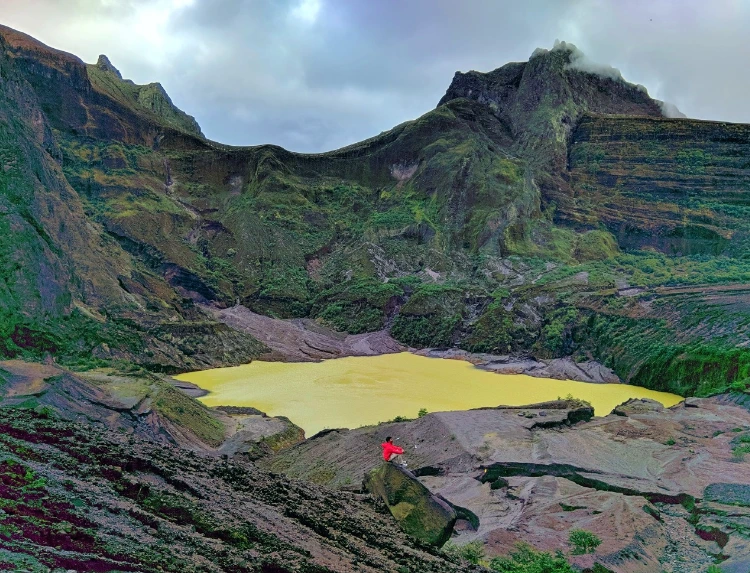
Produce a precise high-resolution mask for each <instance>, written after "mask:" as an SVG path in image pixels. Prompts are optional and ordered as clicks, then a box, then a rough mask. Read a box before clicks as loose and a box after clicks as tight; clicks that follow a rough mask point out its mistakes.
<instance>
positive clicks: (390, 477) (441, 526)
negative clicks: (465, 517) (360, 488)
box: [364, 463, 456, 547]
mask: <svg viewBox="0 0 750 573" xmlns="http://www.w3.org/2000/svg"><path fill="white" fill-rule="evenodd" d="M364 487H365V489H366V490H367V491H369V492H370V493H372V494H374V495H376V496H378V497H379V498H380V499H382V500H383V501H384V502H385V504H386V506H388V510H389V511H390V512H391V515H393V517H394V518H396V521H398V523H399V525H400V526H401V528H402V529H403V530H404V531H405V532H406V533H408V534H409V535H411V536H413V537H416V538H417V539H420V540H422V541H424V542H426V543H430V544H432V545H436V546H438V547H441V546H442V545H443V544H445V542H446V541H448V539H449V538H450V536H451V533H452V532H453V526H454V525H455V523H456V512H455V511H454V510H453V508H452V507H450V506H449V505H448V504H447V503H445V502H444V501H443V500H441V499H439V498H438V497H436V496H435V495H433V494H432V493H430V490H428V489H427V488H426V487H425V486H424V485H422V483H420V482H419V480H417V478H416V477H414V476H413V475H412V474H411V472H409V471H407V470H405V469H403V468H401V467H399V466H396V465H394V464H391V463H383V464H382V465H381V466H380V467H377V468H375V469H374V470H372V471H371V472H370V473H368V474H367V475H366V476H365V480H364Z"/></svg>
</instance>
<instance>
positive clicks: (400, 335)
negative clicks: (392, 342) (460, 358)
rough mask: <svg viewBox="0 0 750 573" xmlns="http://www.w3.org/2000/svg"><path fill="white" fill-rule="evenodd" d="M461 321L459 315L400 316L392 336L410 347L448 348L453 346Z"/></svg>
mask: <svg viewBox="0 0 750 573" xmlns="http://www.w3.org/2000/svg"><path fill="white" fill-rule="evenodd" d="M460 321H461V317H460V316H458V315H453V316H446V317H426V316H409V315H404V314H399V315H398V316H397V317H396V318H395V319H394V321H393V326H392V327H391V336H393V338H395V339H396V340H398V341H400V342H403V343H405V344H408V345H410V346H416V347H429V346H431V347H446V346H450V345H451V342H452V339H453V332H454V331H455V330H456V328H457V327H458V324H459V323H460Z"/></svg>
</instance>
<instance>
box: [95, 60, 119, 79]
mask: <svg viewBox="0 0 750 573" xmlns="http://www.w3.org/2000/svg"><path fill="white" fill-rule="evenodd" d="M96 67H97V68H99V69H100V70H102V71H103V72H110V73H112V74H114V75H115V76H117V78H118V79H122V74H121V73H120V70H118V69H117V68H116V67H114V66H113V65H112V62H110V61H109V58H108V57H107V56H105V55H104V54H100V55H99V59H98V60H97V61H96Z"/></svg>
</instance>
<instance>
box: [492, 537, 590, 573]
mask: <svg viewBox="0 0 750 573" xmlns="http://www.w3.org/2000/svg"><path fill="white" fill-rule="evenodd" d="M490 569H492V570H493V571H500V572H501V573H576V570H575V569H573V567H571V566H570V563H568V561H567V560H566V559H565V557H564V556H563V555H562V553H560V552H559V551H558V552H557V553H556V554H555V555H552V554H551V553H547V552H545V551H537V550H535V549H534V548H533V547H531V545H528V544H527V543H517V544H516V546H515V547H514V548H513V550H512V551H511V552H510V553H509V554H508V556H507V557H495V558H494V559H493V560H492V561H491V562H490Z"/></svg>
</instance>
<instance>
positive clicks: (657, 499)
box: [268, 394, 750, 573]
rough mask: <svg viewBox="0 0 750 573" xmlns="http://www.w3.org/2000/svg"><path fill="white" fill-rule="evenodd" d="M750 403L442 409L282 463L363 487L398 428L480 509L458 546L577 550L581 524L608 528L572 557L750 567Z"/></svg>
mask: <svg viewBox="0 0 750 573" xmlns="http://www.w3.org/2000/svg"><path fill="white" fill-rule="evenodd" d="M749 404H750V400H748V397H747V395H745V394H734V395H722V396H717V397H712V398H704V399H698V398H692V399H688V400H687V401H686V402H685V403H684V404H681V405H678V406H675V407H673V408H670V409H665V408H663V407H662V406H661V405H660V404H658V403H656V402H652V401H649V400H631V401H629V402H627V403H625V404H623V405H621V406H619V407H618V408H616V409H615V410H614V412H613V413H612V414H610V415H609V416H606V417H602V418H592V416H591V414H592V412H591V410H590V408H588V407H586V405H584V404H573V403H566V402H564V401H562V402H560V401H559V402H551V403H545V404H537V405H533V406H527V407H524V408H497V409H495V408H486V409H480V410H471V411H466V412H440V413H434V414H428V415H426V416H424V417H422V418H419V419H417V420H414V421H410V422H401V423H390V424H381V425H379V426H373V427H367V428H360V429H357V430H351V431H349V430H334V431H330V432H327V433H325V434H321V435H318V436H316V437H315V438H313V439H310V440H307V441H305V442H303V443H301V444H300V445H298V446H296V447H294V448H292V449H290V450H286V451H284V452H281V453H279V454H278V455H277V456H275V457H274V458H272V459H271V460H270V462H268V463H270V467H272V468H273V469H274V470H275V471H283V472H285V473H287V474H288V475H290V476H294V477H298V478H302V479H307V480H310V481H315V482H318V483H325V484H330V485H333V486H339V487H343V488H344V489H351V488H352V487H353V484H358V483H360V482H361V481H362V478H363V476H364V475H365V474H366V473H367V472H369V471H370V470H371V469H372V468H374V467H377V466H378V464H379V463H380V460H379V457H378V453H379V448H378V444H379V443H380V442H381V441H382V440H383V439H384V437H385V436H386V435H391V436H394V438H397V439H396V443H398V444H400V445H401V446H402V447H404V448H405V450H406V459H407V460H408V462H409V469H410V470H412V471H413V472H414V474H415V475H417V476H420V479H421V481H422V482H423V483H424V484H425V485H426V486H427V487H428V488H429V490H430V491H432V492H433V493H435V494H437V495H438V496H441V497H443V498H444V499H445V500H447V501H448V502H450V503H451V504H452V505H454V506H456V507H460V508H463V509H464V510H467V512H466V515H467V516H473V517H471V518H470V519H469V518H466V519H459V520H458V522H457V525H456V531H455V533H454V540H455V541H456V542H457V543H464V542H468V541H472V540H475V539H479V540H481V541H482V542H483V543H484V544H485V546H486V549H487V551H488V553H489V554H490V555H492V554H502V553H505V552H506V551H507V550H508V549H509V548H510V547H512V546H513V544H514V543H515V542H517V541H524V542H527V543H531V544H532V545H534V546H535V547H537V548H539V549H543V550H551V551H555V550H558V549H559V550H566V549H567V540H568V534H569V531H570V530H571V529H584V530H587V531H591V532H593V533H594V534H596V535H597V536H598V537H599V538H600V539H601V540H602V543H601V545H600V546H599V547H598V548H597V549H596V552H595V553H593V554H586V555H579V556H574V557H572V562H573V563H574V564H575V565H576V566H579V567H581V568H591V567H593V566H594V565H595V564H596V563H598V564H599V565H600V566H602V567H606V568H607V570H610V571H615V572H618V573H620V572H622V573H625V572H633V573H635V572H643V573H647V572H653V571H669V572H685V573H687V572H695V571H705V570H706V569H708V567H709V566H711V565H712V564H715V563H721V566H722V570H724V571H738V572H739V571H743V572H744V571H747V570H748V568H750V499H749V498H750V473H749V472H748V463H747V462H746V461H744V459H743V456H744V452H745V451H747V450H750V448H748V447H747V444H748V443H750V411H749Z"/></svg>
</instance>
